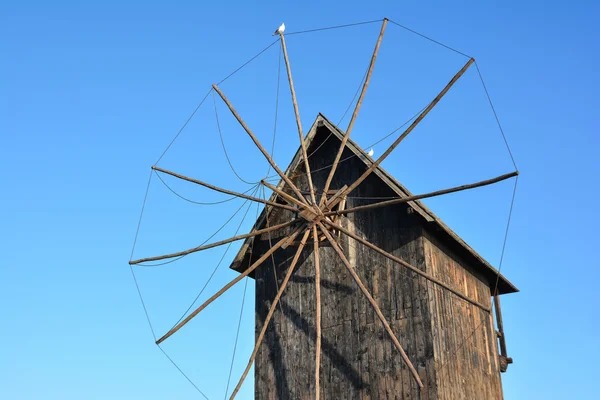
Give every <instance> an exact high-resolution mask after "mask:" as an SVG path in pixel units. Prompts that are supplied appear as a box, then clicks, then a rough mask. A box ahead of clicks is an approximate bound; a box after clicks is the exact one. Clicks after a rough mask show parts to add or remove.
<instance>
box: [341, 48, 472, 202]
mask: <svg viewBox="0 0 600 400" xmlns="http://www.w3.org/2000/svg"><path fill="white" fill-rule="evenodd" d="M473 62H475V59H473V58H471V59H470V60H469V61H467V63H466V64H465V65H464V67H462V68H461V69H460V71H458V72H457V73H456V75H454V77H453V78H452V79H451V80H450V82H448V84H447V85H446V87H444V89H443V90H442V91H441V92H440V93H439V94H438V95H437V96H436V97H435V98H434V99H433V101H432V102H431V103H429V105H428V106H427V108H425V110H423V112H422V113H421V114H420V115H419V116H418V117H417V119H415V120H414V122H413V123H412V124H411V125H410V126H409V127H408V128H407V129H406V130H405V131H404V132H403V133H402V134H401V135H400V136H399V137H398V139H396V140H395V141H394V143H392V145H391V146H390V147H389V148H388V149H387V150H386V151H385V152H384V153H383V154H382V155H381V157H379V158H378V159H377V160H376V161H375V162H374V163H373V164H372V165H371V166H370V167H369V169H367V170H366V171H365V173H364V174H362V175H361V176H360V178H358V179H357V180H356V181H355V182H354V183H353V184H352V185H350V187H348V189H346V193H345V194H349V193H350V192H352V191H353V190H354V189H356V187H357V186H358V185H360V184H361V182H362V181H364V180H365V179H366V178H367V176H369V175H370V174H371V173H372V172H373V171H374V170H375V168H377V167H378V166H379V164H381V163H382V162H383V160H385V159H386V158H387V156H389V155H390V153H391V152H392V151H393V150H394V149H395V148H396V146H398V144H400V142H401V141H402V140H404V138H405V137H406V136H408V134H409V133H411V132H412V130H413V129H415V127H416V126H417V125H419V123H420V122H421V121H422V120H423V118H425V117H426V116H427V114H429V112H430V111H431V110H432V109H433V107H435V106H436V104H437V103H439V101H440V100H441V99H442V97H444V95H445V94H446V93H448V91H449V90H450V88H451V87H452V86H453V85H454V84H455V83H456V81H457V80H458V79H459V78H460V77H461V76H462V75H463V74H464V73H465V72H466V71H467V69H468V68H469V67H470V66H471V64H473Z"/></svg>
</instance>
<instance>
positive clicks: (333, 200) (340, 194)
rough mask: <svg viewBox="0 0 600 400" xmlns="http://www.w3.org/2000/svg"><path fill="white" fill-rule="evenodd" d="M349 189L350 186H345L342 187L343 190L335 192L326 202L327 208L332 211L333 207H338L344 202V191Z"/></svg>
mask: <svg viewBox="0 0 600 400" xmlns="http://www.w3.org/2000/svg"><path fill="white" fill-rule="evenodd" d="M347 188H348V185H344V186H342V188H341V189H340V190H338V191H337V192H335V193H334V194H333V196H331V197H330V198H329V199H328V200H327V201H326V202H325V208H326V209H328V210H331V209H332V208H333V207H335V206H336V205H338V203H339V202H341V201H342V200H344V199H345V198H346V197H345V196H344V190H346V189H347Z"/></svg>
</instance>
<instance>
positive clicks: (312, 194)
mask: <svg viewBox="0 0 600 400" xmlns="http://www.w3.org/2000/svg"><path fill="white" fill-rule="evenodd" d="M279 37H280V38H281V48H282V49H283V58H284V59H285V67H286V69H287V76H288V82H289V84H290V91H291V92H292V103H293V104H294V114H295V115H296V126H297V127H298V135H299V136H300V148H301V149H302V158H304V168H305V169H306V177H307V178H308V189H309V190H310V199H311V201H312V204H315V205H316V204H317V201H316V200H315V188H314V187H313V182H312V175H311V173H310V165H309V164H308V156H307V155H306V143H305V142H304V134H303V133H302V122H301V121H300V111H299V110H298V101H297V100H296V90H295V89H294V81H293V80H292V69H291V68H290V60H289V59H288V53H287V47H286V45H285V38H284V37H283V32H279Z"/></svg>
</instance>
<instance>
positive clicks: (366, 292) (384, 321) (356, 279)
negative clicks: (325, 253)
mask: <svg viewBox="0 0 600 400" xmlns="http://www.w3.org/2000/svg"><path fill="white" fill-rule="evenodd" d="M318 225H319V228H321V231H323V233H324V234H325V236H326V237H327V240H329V243H331V246H332V247H333V249H334V250H335V251H336V253H338V255H339V256H340V259H341V260H342V262H343V263H344V265H345V266H346V269H347V270H348V272H349V273H350V275H351V276H352V278H353V279H354V282H356V284H357V285H358V287H359V288H360V290H361V291H362V292H363V294H364V295H365V297H366V298H367V300H369V303H371V307H373V310H374V311H375V314H377V317H379V320H380V321H381V323H382V324H383V326H384V327H385V330H386V331H387V333H388V335H389V336H390V338H391V339H392V342H394V345H395V346H396V348H397V349H398V351H399V352H400V355H401V356H402V359H403V360H404V362H405V363H406V365H407V366H408V369H409V370H410V372H411V374H412V375H413V377H414V378H415V381H417V385H419V388H423V382H422V381H421V377H420V376H419V373H418V372H417V370H416V369H415V367H414V365H413V364H412V362H410V360H409V359H408V356H407V355H406V352H405V351H404V349H403V348H402V345H401V344H400V342H399V341H398V338H397V337H396V335H395V334H394V331H392V328H391V327H390V324H389V323H388V322H387V319H385V316H384V315H383V313H382V312H381V310H380V309H379V306H378V305H377V303H376V302H375V299H373V296H371V293H369V290H368V289H367V288H366V287H365V285H364V284H363V283H362V281H361V280H360V278H359V277H358V274H357V273H356V271H354V269H353V268H352V266H351V265H350V262H349V261H348V259H347V258H346V256H345V255H344V252H343V251H342V249H341V248H340V246H339V245H338V243H337V242H336V241H335V239H334V238H333V236H331V233H329V231H328V230H327V228H325V226H323V224H322V223H321V222H318Z"/></svg>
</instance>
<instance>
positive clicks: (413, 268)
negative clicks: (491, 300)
mask: <svg viewBox="0 0 600 400" xmlns="http://www.w3.org/2000/svg"><path fill="white" fill-rule="evenodd" d="M323 221H324V222H325V223H326V224H327V225H329V226H331V227H332V228H334V229H337V230H338V231H340V232H343V233H345V234H346V235H348V236H350V237H351V238H352V239H354V240H356V241H358V242H360V243H362V244H364V245H365V246H367V247H369V248H371V249H373V250H375V251H376V252H378V253H379V254H381V255H382V256H384V257H387V258H388V259H390V260H392V261H395V262H397V263H398V264H401V265H403V266H404V267H406V268H408V269H410V270H411V271H413V272H415V273H417V274H419V275H421V276H422V277H424V278H426V279H427V280H429V281H431V282H433V283H435V284H436V285H438V286H441V287H443V288H444V289H446V290H448V291H450V292H452V293H454V294H455V295H457V296H458V297H460V298H461V299H463V300H465V301H467V302H469V303H471V304H473V305H474V306H477V307H479V308H481V309H482V310H484V311H487V312H490V307H487V306H485V305H483V304H481V303H479V302H478V301H476V300H473V299H471V298H469V297H468V296H465V295H464V294H462V293H460V292H459V291H457V290H455V289H453V288H451V287H450V286H448V285H446V284H445V283H444V282H442V281H440V280H438V279H436V278H434V277H433V276H431V275H429V274H428V273H427V272H424V271H421V270H420V269H419V268H417V267H415V266H412V265H410V264H409V263H407V262H406V261H404V260H402V259H401V258H398V257H396V256H394V255H393V254H390V253H388V252H387V251H385V250H383V249H381V248H379V247H377V246H375V245H374V244H373V243H370V242H369V241H367V240H365V239H363V238H361V237H360V236H358V235H356V234H355V233H352V232H351V231H349V230H348V229H345V228H344V227H343V226H341V225H339V224H336V223H334V222H331V221H329V220H327V219H326V218H324V219H323Z"/></svg>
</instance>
